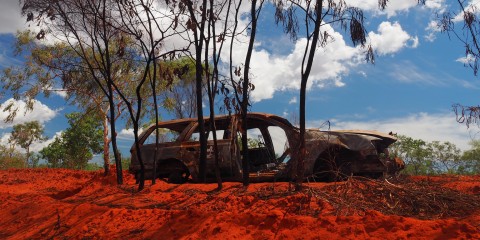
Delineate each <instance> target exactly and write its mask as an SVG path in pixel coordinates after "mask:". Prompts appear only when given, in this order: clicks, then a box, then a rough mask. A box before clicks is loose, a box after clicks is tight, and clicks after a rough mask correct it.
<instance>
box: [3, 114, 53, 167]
mask: <svg viewBox="0 0 480 240" xmlns="http://www.w3.org/2000/svg"><path fill="white" fill-rule="evenodd" d="M43 132H44V129H43V126H42V125H41V124H40V123H39V122H38V121H32V122H26V123H23V124H16V125H14V126H13V130H12V133H11V135H10V138H9V142H10V143H11V144H14V145H19V146H20V147H22V148H24V149H25V150H27V154H26V159H25V165H26V166H27V165H31V166H33V165H34V164H31V163H29V158H30V146H31V145H32V143H33V142H36V141H45V140H46V138H45V137H44V136H43ZM37 162H38V160H37Z"/></svg>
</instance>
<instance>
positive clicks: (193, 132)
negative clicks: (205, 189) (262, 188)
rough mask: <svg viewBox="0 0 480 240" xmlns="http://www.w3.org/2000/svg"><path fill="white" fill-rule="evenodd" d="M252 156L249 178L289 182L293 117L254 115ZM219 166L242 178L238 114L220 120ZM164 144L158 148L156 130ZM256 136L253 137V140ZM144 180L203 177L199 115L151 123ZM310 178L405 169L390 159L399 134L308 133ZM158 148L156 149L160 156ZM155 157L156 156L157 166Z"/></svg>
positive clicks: (227, 175) (210, 160)
mask: <svg viewBox="0 0 480 240" xmlns="http://www.w3.org/2000/svg"><path fill="white" fill-rule="evenodd" d="M247 121H248V122H247V126H248V129H247V131H248V136H249V143H250V144H249V148H248V156H249V163H250V173H249V174H250V179H251V181H252V182H258V181H282V180H290V179H291V176H293V175H292V173H293V169H294V166H295V165H296V164H295V162H296V159H297V155H298V154H297V152H298V150H296V146H297V144H296V143H298V140H297V139H298V136H299V130H298V128H296V127H294V126H293V125H292V124H291V123H290V122H289V121H287V120H286V119H284V118H281V117H279V116H276V115H272V114H265V113H249V114H248V115H247ZM210 125H211V124H209V120H208V119H206V123H205V127H206V130H205V131H206V134H207V137H208V148H207V149H208V151H207V179H210V180H213V179H214V178H215V159H214V154H213V137H212V135H213V134H212V132H211V129H210V128H209V126H210ZM215 125H216V135H217V145H218V151H219V154H218V155H219V165H220V166H219V167H220V172H221V177H222V179H223V180H224V181H241V180H242V159H241V158H242V154H241V153H242V149H241V141H240V136H241V133H240V131H241V129H240V126H241V119H240V116H239V115H230V116H218V117H216V118H215ZM156 129H158V132H159V144H158V145H157V147H155V145H156V144H155V142H156V140H155V138H156V134H155V132H156V131H155V130H156ZM251 136H254V137H253V138H252V139H250V137H251ZM139 139H140V140H139V142H140V148H141V149H140V150H141V156H142V159H143V161H144V166H145V178H146V179H151V178H152V177H153V172H154V171H153V169H154V168H155V167H156V175H157V176H156V177H158V178H165V179H166V180H168V181H169V182H172V183H183V182H186V181H187V180H191V181H193V182H196V181H198V180H199V176H198V172H199V161H198V159H199V155H200V143H199V141H198V139H199V133H198V123H197V119H193V118H190V119H178V120H172V121H165V122H159V123H158V124H154V125H151V126H150V127H148V128H147V129H146V130H145V131H143V132H142V134H141V135H140V137H139ZM305 140H306V150H307V154H306V157H305V161H304V162H305V177H306V178H307V177H311V178H313V179H315V180H318V181H334V180H338V179H341V178H343V177H345V176H350V175H360V176H367V177H374V178H376V177H380V176H383V175H384V174H394V173H397V172H398V171H400V170H401V169H402V168H403V162H402V161H401V160H400V159H391V158H389V157H388V146H390V145H391V144H392V143H394V142H395V141H396V140H397V139H396V137H394V136H392V135H389V134H384V133H381V132H377V131H361V130H342V131H321V130H318V129H308V130H307V132H306V139H305ZM155 149H157V153H156V154H155ZM136 151H137V149H136V148H135V145H133V146H132V148H131V150H130V152H131V156H132V157H131V163H130V168H129V171H130V172H131V173H133V174H135V178H136V179H137V180H138V179H139V174H140V173H139V172H140V164H139V161H138V159H137V155H136V154H137V153H136ZM154 156H156V157H157V161H156V166H154V159H153V158H154Z"/></svg>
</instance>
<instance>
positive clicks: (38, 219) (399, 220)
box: [0, 169, 480, 239]
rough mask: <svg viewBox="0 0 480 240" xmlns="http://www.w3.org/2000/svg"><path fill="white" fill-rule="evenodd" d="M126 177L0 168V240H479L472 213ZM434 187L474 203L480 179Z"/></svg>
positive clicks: (330, 190)
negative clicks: (140, 183) (439, 213)
mask: <svg viewBox="0 0 480 240" xmlns="http://www.w3.org/2000/svg"><path fill="white" fill-rule="evenodd" d="M124 176H125V178H126V179H125V182H126V184H125V185H123V186H117V185H116V184H115V182H116V181H115V177H114V176H108V177H103V176H102V173H101V172H100V171H99V172H86V171H74V170H65V169H35V170H8V171H0V216H1V217H0V239H31V238H33V239H50V238H54V239H339V238H344V239H480V211H479V210H478V209H475V208H473V209H471V210H470V211H469V212H470V213H469V214H460V213H459V214H457V215H455V216H456V217H453V216H445V217H442V218H438V217H430V218H429V217H428V216H430V215H428V216H425V215H423V216H420V215H419V216H418V217H416V216H411V214H407V213H405V214H398V215H387V214H386V213H382V209H383V208H382V207H385V206H386V205H385V204H389V202H388V201H389V200H388V199H384V201H383V202H380V201H379V202H378V203H375V204H378V205H379V207H378V208H375V207H368V208H367V207H365V208H364V207H362V206H363V205H362V206H357V207H358V208H357V209H354V210H352V211H347V210H351V209H350V208H348V207H346V208H345V209H340V208H339V204H337V203H336V202H335V201H333V200H332V199H334V198H333V197H338V196H340V195H338V196H337V195H335V191H337V192H338V191H339V190H338V189H340V188H338V187H337V184H335V183H330V184H325V183H310V184H306V185H307V187H306V188H305V189H306V190H305V191H303V192H298V193H293V192H292V191H289V184H288V183H258V184H252V185H250V186H249V187H248V188H247V189H244V188H243V187H242V185H241V184H240V183H224V189H223V190H222V191H220V192H217V191H215V189H216V184H183V185H174V184H167V183H165V182H163V181H158V182H157V184H156V185H154V186H150V181H147V182H146V183H147V184H146V185H147V186H146V188H145V190H143V191H142V192H140V193H137V192H136V186H135V182H134V179H133V178H132V176H131V175H129V174H128V173H125V175H124ZM413 181H419V182H420V181H429V180H428V179H427V178H426V177H418V178H414V180H413ZM431 181H432V182H436V183H438V182H441V184H442V186H443V187H445V188H446V189H450V190H452V191H453V190H455V191H454V193H455V192H458V194H459V195H462V197H463V198H465V197H466V198H465V199H469V197H471V198H472V199H473V200H474V201H476V200H478V199H479V197H480V195H479V194H480V193H479V188H480V176H475V177H464V176H461V177H447V176H445V177H436V178H435V179H433V180H431ZM344 186H346V185H345V184H344ZM409 186H410V185H409ZM442 189H443V188H442ZM377 190H378V189H377ZM350 192H354V191H353V189H347V191H345V192H344V193H345V194H350ZM322 193H323V195H322ZM355 194H357V193H355ZM349 196H350V195H349ZM355 196H356V195H355ZM371 199H373V198H371ZM344 200H345V199H344ZM347 200H348V199H347ZM366 200H367V201H368V197H366ZM375 201H377V200H375ZM347 203H348V201H347ZM365 206H370V205H365ZM354 208H355V207H354ZM459 208H461V206H459ZM399 215H403V216H399ZM431 216H436V215H435V214H433V215H431Z"/></svg>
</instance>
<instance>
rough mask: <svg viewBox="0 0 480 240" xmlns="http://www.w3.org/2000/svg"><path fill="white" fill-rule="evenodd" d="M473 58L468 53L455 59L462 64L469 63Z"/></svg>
mask: <svg viewBox="0 0 480 240" xmlns="http://www.w3.org/2000/svg"><path fill="white" fill-rule="evenodd" d="M474 60H475V57H474V56H472V55H470V54H469V55H467V56H466V57H461V58H457V60H455V61H456V62H460V63H463V64H470V63H473V61H474Z"/></svg>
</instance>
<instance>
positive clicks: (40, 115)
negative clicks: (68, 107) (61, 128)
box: [0, 98, 58, 129]
mask: <svg viewBox="0 0 480 240" xmlns="http://www.w3.org/2000/svg"><path fill="white" fill-rule="evenodd" d="M33 101H34V103H33V110H32V111H26V110H27V104H26V102H25V101H23V100H18V101H17V100H15V99H13V98H10V99H8V100H7V101H5V102H4V103H2V104H1V105H0V129H5V128H9V127H12V126H13V125H15V124H20V123H25V122H30V121H39V122H40V123H45V122H48V121H50V120H51V119H53V118H54V117H55V116H56V115H57V111H58V110H52V109H50V108H49V107H48V106H47V105H45V104H43V103H42V102H40V101H38V100H33ZM10 103H13V109H18V112H17V115H16V117H15V119H14V120H13V121H12V122H10V123H5V122H4V121H3V120H4V119H5V118H6V117H7V116H8V112H5V111H3V110H4V108H5V107H6V106H7V105H9V104H10Z"/></svg>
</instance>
